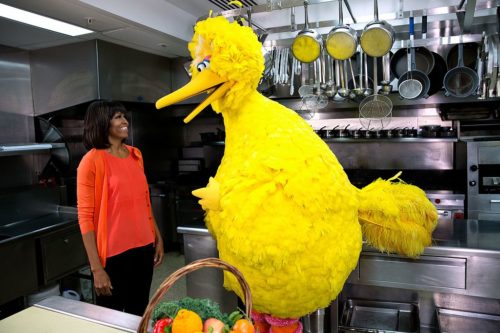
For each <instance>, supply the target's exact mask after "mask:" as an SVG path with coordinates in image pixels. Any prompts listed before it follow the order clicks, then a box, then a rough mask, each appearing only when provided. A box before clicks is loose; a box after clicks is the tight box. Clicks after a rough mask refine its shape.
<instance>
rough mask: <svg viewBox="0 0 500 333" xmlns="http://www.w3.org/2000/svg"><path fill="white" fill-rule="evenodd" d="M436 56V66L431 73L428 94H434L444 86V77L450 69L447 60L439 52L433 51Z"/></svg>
mask: <svg viewBox="0 0 500 333" xmlns="http://www.w3.org/2000/svg"><path fill="white" fill-rule="evenodd" d="M431 53H432V56H433V57H434V68H433V69H432V71H431V72H430V73H429V75H428V76H429V80H430V81H431V86H430V87H429V93H428V95H429V96H431V95H434V94H435V93H437V92H438V91H439V90H441V88H443V79H444V76H445V75H446V72H447V71H448V66H446V61H445V60H444V58H443V57H441V56H440V55H439V54H438V53H435V52H431Z"/></svg>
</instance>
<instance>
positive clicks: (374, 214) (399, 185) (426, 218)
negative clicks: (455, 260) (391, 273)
mask: <svg viewBox="0 0 500 333" xmlns="http://www.w3.org/2000/svg"><path fill="white" fill-rule="evenodd" d="M400 174H401V173H398V174H397V175H396V176H394V177H392V178H391V179H389V180H383V179H377V180H376V181H374V182H373V183H371V184H369V185H367V186H365V187H364V188H363V189H361V191H360V207H359V211H358V216H359V221H360V223H361V227H362V231H363V235H364V236H365V238H366V241H367V242H368V243H369V244H370V245H372V246H374V247H376V248H377V249H379V250H380V251H383V252H395V253H398V254H402V255H405V256H408V257H418V256H419V255H420V254H422V253H423V251H424V249H425V247H426V246H429V245H431V242H432V232H433V230H434V228H435V227H436V225H437V219H438V214H437V210H436V208H435V206H434V205H433V204H432V203H431V202H430V201H429V199H427V197H426V196H425V193H424V191H422V190H421V189H420V188H418V187H416V186H414V185H409V184H406V183H405V182H404V181H402V180H401V179H399V176H400Z"/></svg>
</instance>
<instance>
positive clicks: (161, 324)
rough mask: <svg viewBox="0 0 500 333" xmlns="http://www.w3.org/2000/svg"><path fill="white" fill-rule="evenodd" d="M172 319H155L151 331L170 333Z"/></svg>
mask: <svg viewBox="0 0 500 333" xmlns="http://www.w3.org/2000/svg"><path fill="white" fill-rule="evenodd" d="M173 321H174V320H173V319H172V318H162V319H159V320H157V321H156V323H155V326H154V328H153V333H170V331H171V329H172V328H171V325H172V323H173Z"/></svg>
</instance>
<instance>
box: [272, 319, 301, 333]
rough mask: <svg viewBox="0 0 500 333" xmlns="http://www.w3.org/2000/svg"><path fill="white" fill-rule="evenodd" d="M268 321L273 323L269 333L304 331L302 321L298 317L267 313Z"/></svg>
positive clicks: (299, 332) (297, 332)
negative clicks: (279, 316)
mask: <svg viewBox="0 0 500 333" xmlns="http://www.w3.org/2000/svg"><path fill="white" fill-rule="evenodd" d="M266 321H267V322H268V323H269V325H271V328H270V329H269V333H302V323H301V322H300V321H299V320H298V319H294V318H277V317H273V316H271V315H266Z"/></svg>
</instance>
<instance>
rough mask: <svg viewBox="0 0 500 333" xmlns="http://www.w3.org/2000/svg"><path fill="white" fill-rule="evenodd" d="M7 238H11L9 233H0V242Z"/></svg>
mask: <svg viewBox="0 0 500 333" xmlns="http://www.w3.org/2000/svg"><path fill="white" fill-rule="evenodd" d="M9 238H12V237H11V236H9V235H2V234H0V242H1V241H3V240H6V239H9Z"/></svg>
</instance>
